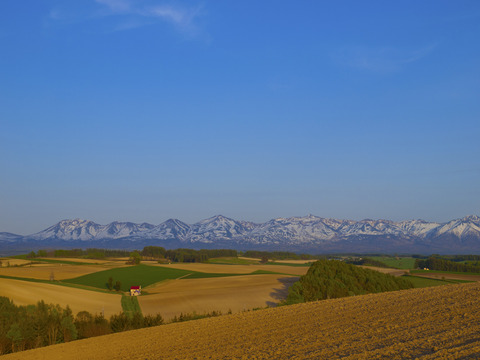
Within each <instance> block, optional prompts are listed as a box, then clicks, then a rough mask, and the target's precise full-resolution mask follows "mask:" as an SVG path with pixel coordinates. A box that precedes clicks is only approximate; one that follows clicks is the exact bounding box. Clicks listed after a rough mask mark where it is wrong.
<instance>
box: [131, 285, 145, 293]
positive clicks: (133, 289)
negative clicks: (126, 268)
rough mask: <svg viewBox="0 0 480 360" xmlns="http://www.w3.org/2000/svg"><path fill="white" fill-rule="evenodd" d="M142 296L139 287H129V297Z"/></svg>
mask: <svg viewBox="0 0 480 360" xmlns="http://www.w3.org/2000/svg"><path fill="white" fill-rule="evenodd" d="M141 294H142V287H141V286H140V285H139V286H130V296H138V295H141Z"/></svg>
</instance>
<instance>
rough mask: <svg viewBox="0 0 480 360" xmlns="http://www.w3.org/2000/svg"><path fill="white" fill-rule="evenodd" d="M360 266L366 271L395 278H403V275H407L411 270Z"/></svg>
mask: <svg viewBox="0 0 480 360" xmlns="http://www.w3.org/2000/svg"><path fill="white" fill-rule="evenodd" d="M359 266H360V267H362V268H365V269H370V270H375V271H378V272H381V273H383V274H390V275H393V276H402V275H405V273H408V272H409V270H401V269H393V268H381V267H376V266H365V265H359Z"/></svg>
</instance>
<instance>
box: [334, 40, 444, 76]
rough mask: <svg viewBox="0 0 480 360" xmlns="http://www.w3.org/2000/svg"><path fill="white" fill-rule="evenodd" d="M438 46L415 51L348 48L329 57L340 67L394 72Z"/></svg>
mask: <svg viewBox="0 0 480 360" xmlns="http://www.w3.org/2000/svg"><path fill="white" fill-rule="evenodd" d="M437 45H438V44H432V45H428V46H425V47H423V48H420V49H416V50H405V49H400V48H394V47H382V48H371V47H361V46H350V47H344V48H340V49H337V50H336V51H334V52H333V53H332V54H331V56H332V58H333V60H334V61H335V62H337V63H339V64H340V65H342V66H349V67H354V68H358V69H364V70H369V71H373V72H381V73H388V72H395V71H399V70H400V69H401V68H402V67H404V66H405V65H406V64H409V63H413V62H416V61H418V60H420V59H422V58H424V57H426V56H427V55H429V54H430V53H431V52H432V51H433V50H434V49H435V48H436V47H437Z"/></svg>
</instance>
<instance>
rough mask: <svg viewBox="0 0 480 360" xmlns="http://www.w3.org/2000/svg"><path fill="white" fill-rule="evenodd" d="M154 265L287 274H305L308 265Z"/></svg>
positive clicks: (218, 271)
mask: <svg viewBox="0 0 480 360" xmlns="http://www.w3.org/2000/svg"><path fill="white" fill-rule="evenodd" d="M156 266H163V267H169V268H172V269H182V270H191V271H199V272H204V273H216V274H249V273H252V272H254V271H258V270H262V271H270V272H278V273H281V274H289V275H296V276H299V275H305V274H306V273H307V271H308V266H288V265H255V264H252V265H222V264H203V263H175V264H169V265H166V264H156Z"/></svg>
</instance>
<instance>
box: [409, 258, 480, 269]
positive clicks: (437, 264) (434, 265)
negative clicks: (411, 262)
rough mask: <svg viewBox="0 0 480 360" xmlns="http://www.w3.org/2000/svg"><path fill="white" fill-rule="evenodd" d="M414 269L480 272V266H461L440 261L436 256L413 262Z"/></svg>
mask: <svg viewBox="0 0 480 360" xmlns="http://www.w3.org/2000/svg"><path fill="white" fill-rule="evenodd" d="M415 267H416V268H420V269H424V268H427V269H430V270H441V271H455V272H473V273H478V272H480V266H478V265H477V266H476V265H468V264H462V263H459V262H455V261H450V260H446V259H442V258H439V257H436V256H430V257H429V258H428V259H425V260H422V259H417V260H415Z"/></svg>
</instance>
